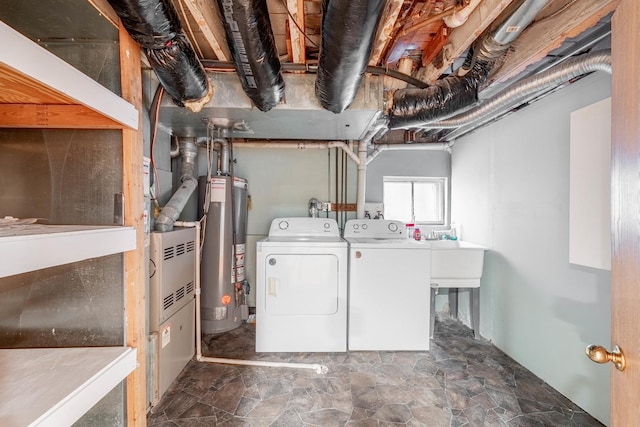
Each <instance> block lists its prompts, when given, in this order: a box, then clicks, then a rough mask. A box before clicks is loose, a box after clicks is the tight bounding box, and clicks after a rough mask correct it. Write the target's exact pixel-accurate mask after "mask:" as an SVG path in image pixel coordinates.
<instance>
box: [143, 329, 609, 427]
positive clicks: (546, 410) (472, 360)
mask: <svg viewBox="0 0 640 427" xmlns="http://www.w3.org/2000/svg"><path fill="white" fill-rule="evenodd" d="M254 342H255V325H249V324H243V325H242V326H241V327H239V328H237V329H235V330H233V331H230V332H226V333H223V334H217V335H208V336H206V337H205V339H203V350H202V352H203V355H205V356H210V357H228V358H242V359H253V360H271V361H287V362H301V363H321V364H324V365H325V366H327V367H328V372H327V373H326V374H318V373H316V372H315V371H313V370H307V369H289V368H272V367H248V366H232V365H220V364H212V363H204V362H195V361H191V362H190V363H189V364H188V365H187V366H186V368H185V369H184V371H183V372H182V373H181V374H180V376H179V377H178V378H177V380H176V381H175V382H174V383H173V384H172V385H171V387H170V388H169V390H168V391H167V393H165V396H164V397H163V398H162V400H161V401H160V402H159V403H158V405H156V407H154V408H153V410H152V412H151V413H150V414H149V416H148V425H149V426H152V427H170V426H171V427H175V426H178V427H195V426H199V427H200V426H201V427H204V426H229V427H232V426H282V427H296V426H323V427H324V426H349V427H369V426H375V427H383V426H385V427H386V426H402V425H404V426H428V427H440V426H443V427H445V426H446V427H449V426H452V427H454V426H510V427H516V426H517V427H525V426H553V427H558V426H580V427H588V426H602V424H601V423H600V422H598V421H597V420H595V419H594V418H592V417H591V416H589V415H588V414H587V413H585V412H584V411H583V410H582V409H580V408H579V407H577V406H576V405H575V404H573V403H572V402H571V401H569V400H568V399H567V398H565V397H564V396H562V395H561V394H560V393H558V392H557V391H555V390H554V389H553V388H551V387H550V386H549V385H548V384H546V383H545V382H544V381H542V380H541V379H539V378H537V377H536V376H535V375H533V374H532V373H531V372H529V371H527V370H526V369H525V368H523V367H522V366H520V365H519V364H518V363H516V362H515V361H513V360H512V359H511V358H509V357H508V356H506V355H505V354H504V353H502V352H501V351H500V350H498V349H497V348H496V347H494V346H493V345H492V344H491V343H490V342H488V341H486V340H484V339H480V340H475V339H474V338H473V333H472V331H471V330H470V329H469V328H467V327H465V326H463V325H462V324H461V323H459V322H458V321H456V320H452V319H450V318H448V317H443V318H438V322H437V323H436V334H435V338H434V339H433V340H432V342H431V350H430V351H420V352H388V351H385V352H347V353H256V352H255V350H254V348H255V346H254Z"/></svg>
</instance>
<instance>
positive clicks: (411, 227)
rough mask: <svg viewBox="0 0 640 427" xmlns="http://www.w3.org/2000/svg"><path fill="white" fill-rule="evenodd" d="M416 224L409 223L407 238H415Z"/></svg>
mask: <svg viewBox="0 0 640 427" xmlns="http://www.w3.org/2000/svg"><path fill="white" fill-rule="evenodd" d="M414 227H415V224H411V223H409V224H407V239H413V231H414Z"/></svg>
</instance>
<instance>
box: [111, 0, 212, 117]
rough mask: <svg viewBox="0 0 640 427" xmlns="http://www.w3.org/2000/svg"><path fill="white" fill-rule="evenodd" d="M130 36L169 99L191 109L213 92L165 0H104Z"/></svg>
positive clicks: (173, 10)
mask: <svg viewBox="0 0 640 427" xmlns="http://www.w3.org/2000/svg"><path fill="white" fill-rule="evenodd" d="M108 1H109V4H111V6H112V7H113V9H114V10H115V12H116V13H117V14H118V16H119V17H120V19H121V20H122V24H123V25H124V27H125V28H126V29H127V32H128V33H129V34H130V35H131V37H132V38H133V39H134V40H135V41H136V42H137V43H138V44H139V45H140V46H142V47H143V48H144V51H145V53H146V55H147V57H148V58H149V63H150V65H151V68H152V69H153V71H155V73H156V75H157V76H158V80H160V83H161V84H162V86H163V87H164V88H165V90H166V91H167V93H168V94H169V95H170V96H171V98H172V99H173V101H174V102H175V103H176V104H177V105H179V106H181V107H187V108H189V109H190V110H192V111H194V112H198V111H200V109H202V107H203V106H204V104H206V103H207V102H208V101H209V100H210V99H211V97H212V96H213V86H212V85H211V82H210V81H209V79H208V78H207V74H206V73H205V71H204V68H203V67H202V64H200V61H199V60H198V58H197V57H196V54H195V52H194V51H193V48H192V47H191V44H190V43H189V40H188V39H187V38H186V37H185V35H184V34H183V33H182V26H181V24H180V20H179V18H178V14H177V12H176V10H175V8H174V7H173V4H172V3H171V2H170V1H169V0H108Z"/></svg>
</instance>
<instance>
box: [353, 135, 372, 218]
mask: <svg viewBox="0 0 640 427" xmlns="http://www.w3.org/2000/svg"><path fill="white" fill-rule="evenodd" d="M368 145H369V144H368V142H367V141H366V140H363V141H360V143H359V144H358V182H357V189H356V218H357V219H362V218H364V200H365V190H366V181H367V146H368Z"/></svg>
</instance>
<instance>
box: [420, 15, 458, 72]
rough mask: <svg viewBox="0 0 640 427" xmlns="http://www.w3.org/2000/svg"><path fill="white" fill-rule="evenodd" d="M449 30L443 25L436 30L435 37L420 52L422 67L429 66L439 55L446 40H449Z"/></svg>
mask: <svg viewBox="0 0 640 427" xmlns="http://www.w3.org/2000/svg"><path fill="white" fill-rule="evenodd" d="M450 32H451V30H449V27H447V26H446V25H445V24H442V27H440V29H439V30H438V33H437V34H436V36H435V37H434V38H433V40H431V43H429V44H428V45H427V47H426V48H425V49H424V50H423V51H422V65H423V66H424V65H429V64H430V63H431V61H433V60H434V59H435V57H436V56H438V54H439V53H440V51H441V50H442V48H443V47H444V45H445V44H447V40H449V34H450Z"/></svg>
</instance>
